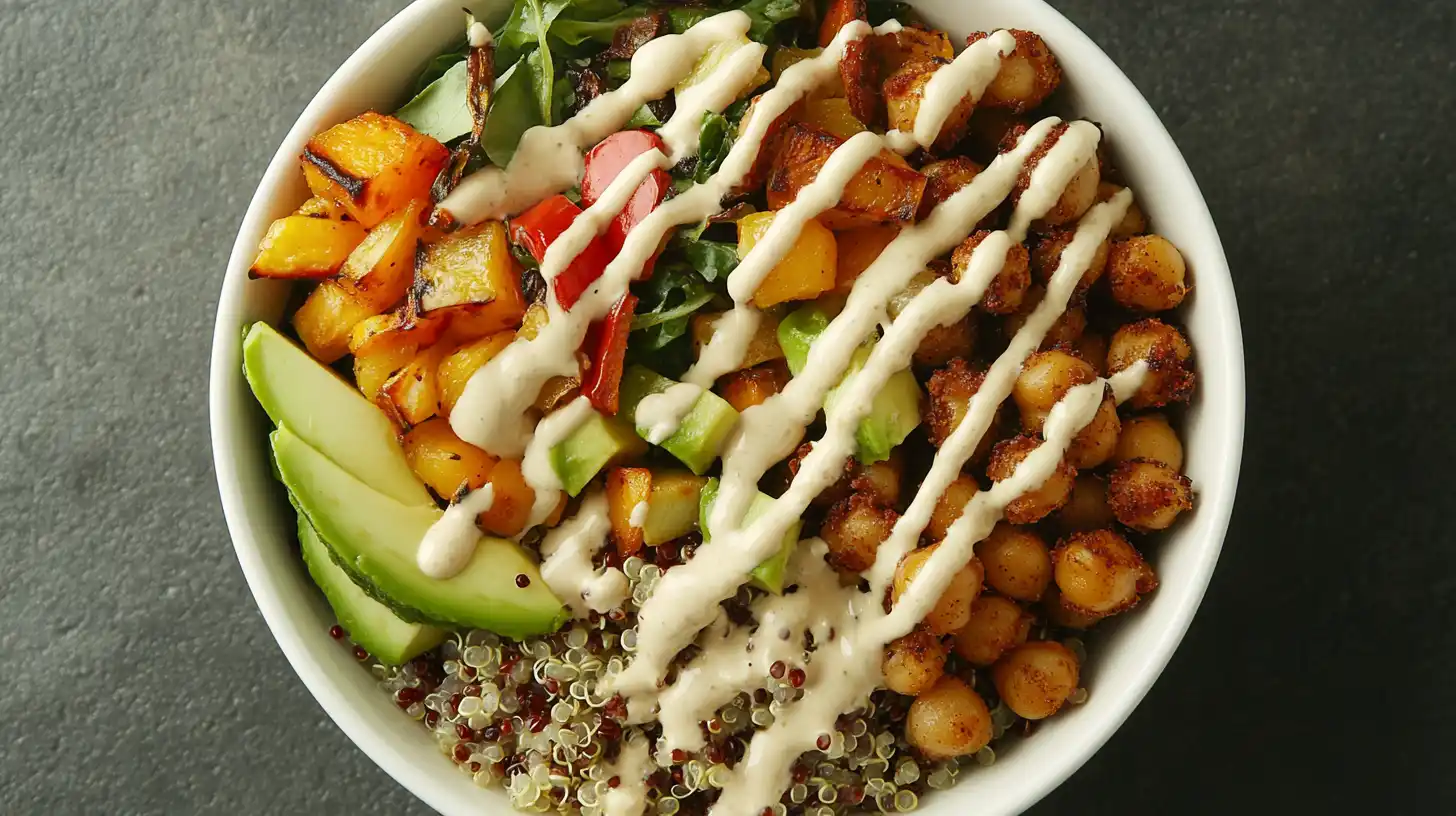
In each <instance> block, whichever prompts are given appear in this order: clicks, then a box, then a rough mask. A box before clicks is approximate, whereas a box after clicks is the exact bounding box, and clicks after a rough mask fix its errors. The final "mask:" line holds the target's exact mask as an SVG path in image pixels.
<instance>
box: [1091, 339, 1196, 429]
mask: <svg viewBox="0 0 1456 816" xmlns="http://www.w3.org/2000/svg"><path fill="white" fill-rule="evenodd" d="M1192 357H1193V348H1192V347H1191V346H1189V345H1188V339H1187V338H1186V337H1184V336H1183V334H1182V332H1180V331H1178V330H1177V329H1175V328H1173V327H1172V326H1169V325H1168V324H1167V323H1164V322H1163V321H1161V320H1157V319H1155V318H1151V317H1150V318H1147V319H1145V320H1139V321H1138V322H1136V323H1129V324H1127V325H1125V326H1120V327H1119V328H1118V329H1117V331H1116V332H1114V333H1113V335H1112V339H1111V340H1110V341H1108V344H1107V371H1108V373H1109V374H1116V373H1117V372H1119V371H1122V370H1124V369H1126V368H1129V367H1130V366H1133V365H1135V364H1136V363H1137V362H1138V361H1140V360H1146V361H1147V363H1148V373H1147V376H1146V377H1145V378H1144V379H1143V382H1142V384H1141V385H1140V386H1138V389H1137V391H1136V392H1135V393H1134V394H1133V395H1132V399H1130V400H1129V401H1128V404H1129V405H1130V406H1131V407H1132V408H1134V409H1137V410H1142V409H1144V408H1161V407H1163V406H1164V405H1170V404H1172V403H1175V402H1187V401H1188V397H1189V396H1191V395H1192V393H1193V383H1194V379H1195V377H1194V374H1193V366H1192V362H1191V358H1192Z"/></svg>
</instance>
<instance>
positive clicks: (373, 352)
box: [349, 309, 444, 401]
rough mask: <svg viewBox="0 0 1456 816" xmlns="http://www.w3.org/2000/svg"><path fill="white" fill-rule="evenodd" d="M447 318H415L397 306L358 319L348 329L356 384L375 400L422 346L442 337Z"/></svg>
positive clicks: (371, 399)
mask: <svg viewBox="0 0 1456 816" xmlns="http://www.w3.org/2000/svg"><path fill="white" fill-rule="evenodd" d="M443 323H444V321H441V320H424V319H415V318H414V317H413V316H412V315H410V314H409V313H408V312H407V310H404V309H397V310H395V311H393V312H389V313H387V314H381V315H375V316H373V317H369V318H365V319H364V320H361V321H359V323H358V324H356V325H355V326H354V329H353V331H352V332H350V333H349V353H350V354H353V355H354V384H355V385H357V386H359V391H360V392H361V393H363V394H364V396H365V397H367V398H368V399H369V400H370V401H374V400H376V398H377V397H378V396H379V392H380V391H381V390H382V389H383V388H384V384H385V383H386V382H388V381H389V378H390V377H393V376H394V374H395V372H397V371H399V370H400V369H401V368H404V367H405V366H406V365H408V364H409V362H410V361H411V360H413V359H414V358H415V355H416V354H418V353H419V350H420V349H422V348H424V347H426V346H429V345H430V344H432V343H434V342H435V341H436V340H437V339H438V338H439V337H440V331H441V329H442V328H443V327H444V326H443Z"/></svg>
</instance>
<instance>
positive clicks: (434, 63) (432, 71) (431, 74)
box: [413, 43, 470, 96]
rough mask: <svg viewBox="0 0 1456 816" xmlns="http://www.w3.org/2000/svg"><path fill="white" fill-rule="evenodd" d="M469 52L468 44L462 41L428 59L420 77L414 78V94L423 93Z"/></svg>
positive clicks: (462, 60) (460, 61)
mask: <svg viewBox="0 0 1456 816" xmlns="http://www.w3.org/2000/svg"><path fill="white" fill-rule="evenodd" d="M469 54H470V45H469V44H468V43H462V44H461V45H460V46H459V47H458V48H454V49H451V50H449V51H446V52H445V53H443V54H441V55H439V56H438V57H435V58H434V59H432V60H430V62H429V64H428V65H426V66H425V70H424V71H422V72H420V78H419V79H417V80H415V87H414V94H413V95H414V96H418V95H419V94H421V93H423V92H424V90H425V89H426V88H428V87H430V85H431V84H433V83H434V82H435V81H436V80H438V79H439V78H440V77H442V76H444V75H445V73H446V72H447V71H449V70H450V69H451V68H453V67H455V66H456V65H458V64H460V63H462V62H464V61H465V58H466V57H467V56H469Z"/></svg>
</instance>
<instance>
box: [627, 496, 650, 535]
mask: <svg viewBox="0 0 1456 816" xmlns="http://www.w3.org/2000/svg"><path fill="white" fill-rule="evenodd" d="M651 510H652V507H651V505H649V504H648V503H647V502H645V501H640V502H637V503H636V504H634V505H632V513H631V515H629V516H628V517H627V525H628V526H629V527H631V528H632V529H634V530H640V529H642V525H644V524H646V523H647V514H648V513H649V512H651Z"/></svg>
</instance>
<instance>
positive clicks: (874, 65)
mask: <svg viewBox="0 0 1456 816" xmlns="http://www.w3.org/2000/svg"><path fill="white" fill-rule="evenodd" d="M880 78H881V77H880V64H879V62H877V61H876V60H875V58H874V56H873V55H872V54H870V45H869V43H867V42H865V41H864V40H855V41H854V42H852V43H849V44H848V45H846V46H845V47H844V58H843V59H841V60H840V61H839V79H840V81H841V82H843V83H844V98H845V100H847V101H848V102H849V110H850V111H851V112H852V113H853V114H854V117H855V118H856V119H858V120H860V121H861V122H864V123H865V124H867V125H870V126H872V127H877V128H880V127H883V126H884V121H885V98H884V96H883V95H882V91H881V89H880Z"/></svg>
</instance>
